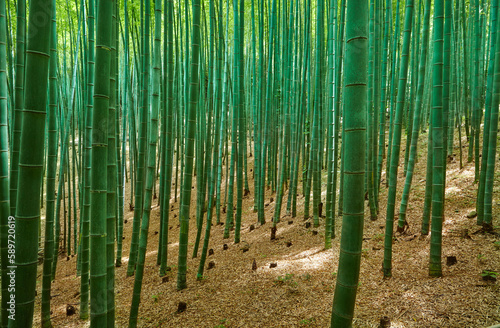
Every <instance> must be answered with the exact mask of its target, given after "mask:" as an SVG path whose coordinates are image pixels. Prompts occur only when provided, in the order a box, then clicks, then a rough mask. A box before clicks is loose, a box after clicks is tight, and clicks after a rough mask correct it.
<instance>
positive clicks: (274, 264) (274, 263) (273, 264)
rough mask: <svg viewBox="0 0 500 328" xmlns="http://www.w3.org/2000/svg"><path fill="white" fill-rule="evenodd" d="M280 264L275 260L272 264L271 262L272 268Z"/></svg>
mask: <svg viewBox="0 0 500 328" xmlns="http://www.w3.org/2000/svg"><path fill="white" fill-rule="evenodd" d="M277 266H278V263H276V262H273V263H271V264H269V267H270V268H271V269H272V268H276V267H277Z"/></svg>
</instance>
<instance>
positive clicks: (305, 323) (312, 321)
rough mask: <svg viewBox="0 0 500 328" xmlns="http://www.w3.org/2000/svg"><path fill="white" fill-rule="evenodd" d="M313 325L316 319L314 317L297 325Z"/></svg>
mask: <svg viewBox="0 0 500 328" xmlns="http://www.w3.org/2000/svg"><path fill="white" fill-rule="evenodd" d="M314 323H316V318H314V317H311V318H309V319H302V320H300V321H299V324H300V325H303V326H307V325H312V324H314Z"/></svg>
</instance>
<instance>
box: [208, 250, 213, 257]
mask: <svg viewBox="0 0 500 328" xmlns="http://www.w3.org/2000/svg"><path fill="white" fill-rule="evenodd" d="M211 255H214V249H213V248H210V249H209V250H208V256H211Z"/></svg>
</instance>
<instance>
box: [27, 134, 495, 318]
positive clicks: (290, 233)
mask: <svg viewBox="0 0 500 328" xmlns="http://www.w3.org/2000/svg"><path fill="white" fill-rule="evenodd" d="M426 142H427V134H424V135H422V136H421V137H420V143H419V154H420V156H419V158H418V163H417V164H416V168H415V175H414V179H413V185H412V191H411V194H410V199H409V202H408V204H409V206H408V212H407V220H408V223H409V227H408V229H407V230H406V232H405V233H404V234H398V233H396V234H395V236H394V244H393V277H392V278H390V279H383V275H382V272H381V267H382V259H383V255H384V248H383V242H384V235H383V234H384V226H385V221H384V220H385V213H386V207H385V206H386V205H385V203H386V199H387V189H386V188H385V172H383V174H382V184H381V194H380V209H379V218H378V220H377V221H371V220H370V217H369V208H368V202H366V203H365V204H366V208H365V210H366V212H365V213H366V215H365V217H366V219H365V229H364V241H363V252H362V256H363V258H362V264H361V274H360V283H359V288H358V297H357V303H356V311H355V318H354V323H353V325H354V326H355V327H378V324H379V321H380V318H381V317H383V316H388V317H389V318H390V319H391V322H392V327H486V326H489V325H492V324H495V323H498V322H500V312H499V309H500V290H499V284H500V283H499V282H491V281H484V280H483V279H482V273H483V272H486V271H487V272H489V273H491V275H494V273H496V272H500V260H499V258H500V245H499V244H498V243H496V242H497V241H498V240H499V238H498V237H496V236H494V235H491V234H482V233H476V232H477V231H478V230H480V227H479V226H477V225H476V224H475V223H476V219H475V218H470V219H469V218H467V214H469V212H471V211H473V210H475V198H476V189H477V185H476V184H474V164H473V163H467V159H466V151H467V150H466V148H463V149H464V154H463V163H464V168H463V169H459V159H458V155H459V153H458V151H459V149H458V148H457V147H456V148H455V149H454V152H455V156H454V157H453V159H452V160H451V161H450V162H449V163H448V172H447V184H446V204H445V211H446V213H445V222H444V225H443V277H441V278H430V277H429V276H428V261H429V242H430V236H422V235H421V234H420V227H421V221H422V219H421V216H422V208H423V200H424V194H425V171H426V169H425V167H426V157H425V156H426V151H425V150H426ZM402 144H403V143H402ZM463 144H464V145H465V144H466V143H465V138H464V141H463ZM455 145H458V141H457V142H456V143H455ZM252 159H253V158H250V160H252ZM403 161H404V149H403V152H402V154H401V165H400V168H399V172H398V179H399V180H398V196H397V197H398V198H397V207H396V209H397V210H398V209H399V200H400V198H401V192H402V187H403V183H404V177H403ZM251 168H253V163H252V162H249V171H250V169H251ZM384 169H385V165H384ZM499 169H500V168H497V172H499ZM249 174H250V176H249V178H250V180H249V184H250V186H251V189H252V192H251V193H250V195H249V196H246V197H245V199H244V203H243V220H242V222H243V225H242V242H241V243H240V244H234V242H233V239H226V240H224V239H223V238H222V234H223V229H224V226H220V225H215V219H214V226H213V228H212V237H211V240H210V248H213V249H214V255H212V256H209V257H208V258H207V265H208V262H211V261H213V262H214V263H215V267H214V268H213V269H211V270H206V269H205V277H204V279H203V280H201V281H197V280H196V272H197V269H198V263H199V259H198V258H195V259H191V257H190V256H189V259H188V288H187V289H185V290H183V291H177V290H176V274H177V251H178V238H179V227H178V215H176V217H174V214H178V206H179V203H178V202H176V203H173V205H174V208H173V210H172V211H171V212H170V213H171V216H170V224H169V226H170V230H169V241H170V243H171V244H170V245H169V246H170V248H169V254H168V256H169V260H168V264H169V265H170V267H171V271H170V272H169V273H168V275H167V277H168V281H166V282H163V279H162V278H161V277H159V275H158V271H159V270H158V266H156V257H157V254H156V249H157V247H158V236H159V234H156V233H157V232H158V231H159V212H158V207H155V209H154V210H153V211H152V220H151V226H150V234H149V240H148V256H147V259H146V264H145V272H144V275H145V276H144V281H143V289H142V298H141V306H140V309H139V317H140V321H139V326H140V327H183V328H198V327H200V328H202V327H207V328H208V327H210V328H213V327H219V328H223V327H227V328H230V327H328V326H329V322H330V314H331V308H332V301H333V292H334V288H335V280H336V271H337V262H338V253H339V242H340V230H341V221H342V218H341V217H336V224H335V229H336V238H335V239H334V241H333V243H332V244H333V248H332V249H330V250H324V247H323V245H324V220H321V225H320V227H318V228H315V227H314V226H313V224H312V219H308V220H304V218H303V203H304V198H303V197H302V196H299V198H298V213H297V214H298V216H297V217H295V218H291V217H290V216H288V215H282V217H281V222H280V223H279V224H278V232H277V239H276V240H274V241H271V240H270V228H271V224H270V223H269V221H270V220H271V218H272V215H273V213H274V206H275V200H274V202H270V198H271V197H273V198H276V195H274V194H272V193H271V191H270V190H268V191H267V195H266V200H265V203H266V204H268V203H269V205H268V206H266V207H265V210H266V220H267V221H268V223H266V224H265V225H264V226H259V225H258V224H256V221H257V214H256V213H254V212H253V211H252V209H253V195H254V194H253V188H252V187H253V178H252V176H251V173H250V172H249ZM324 174H326V172H324ZM496 179H497V180H496V181H495V190H496V193H495V195H494V206H493V212H494V213H493V218H494V225H495V226H496V225H500V223H499V222H498V218H499V214H500V206H499V205H500V199H499V197H500V195H499V194H498V187H497V186H498V185H500V181H499V179H498V175H497V178H496ZM300 187H301V184H299V188H300ZM322 188H323V189H326V186H325V185H324V186H323V187H322ZM126 191H127V194H126V196H125V199H127V200H128V199H129V198H130V197H129V192H130V186H129V185H127V189H126ZM286 197H287V194H286V193H285V196H284V202H283V209H282V213H286ZM324 197H325V195H323V198H324ZM323 201H324V200H323ZM154 202H157V200H156V201H154ZM154 204H155V205H156V203H154ZM192 204H193V208H192V209H191V213H192V217H194V207H195V195H193V201H192ZM126 210H127V211H126V215H125V219H126V220H127V223H126V224H125V229H124V231H125V232H124V236H125V239H124V253H123V254H124V260H123V266H122V267H120V268H117V269H116V311H117V316H116V320H117V325H116V326H117V327H126V326H127V325H128V316H129V309H130V304H131V299H132V289H133V282H134V278H133V277H127V276H126V270H127V264H128V261H127V257H128V251H129V243H130V237H131V229H132V217H133V213H132V212H130V211H129V210H128V206H126ZM397 210H396V212H397ZM221 220H222V221H223V222H224V221H225V215H224V214H223V213H222V217H221ZM289 221H293V223H290V222H289ZM308 222H311V226H310V227H308V228H306V223H308ZM251 224H254V225H255V230H253V231H250V229H249V227H250V225H251ZM496 228H497V229H500V227H496ZM203 229H204V228H203ZM195 234H196V225H195V222H194V220H193V219H192V220H191V222H190V235H189V238H190V239H189V251H188V254H189V255H191V254H192V249H193V245H194V239H195ZM233 237H234V232H232V233H231V238H233ZM290 243H291V244H290ZM223 244H227V245H228V249H227V250H223ZM246 244H248V245H249V250H248V251H246V252H243V251H242V250H241V247H243V245H246ZM448 256H455V257H456V260H457V263H456V264H453V265H450V266H448V265H446V259H447V257H448ZM254 260H255V263H256V265H257V269H256V270H252V264H253V261H254ZM272 263H275V264H276V267H275V268H270V265H271V264H272ZM483 275H484V274H483ZM40 282H41V266H39V283H38V285H37V294H38V295H39V296H40V295H41V283H40ZM79 290H80V288H79V278H78V277H76V257H72V258H70V259H69V260H68V261H66V257H62V256H61V257H60V258H59V264H58V271H57V278H56V281H55V282H54V283H53V289H52V296H53V298H52V308H53V324H54V326H55V327H86V326H88V321H87V322H85V321H82V320H80V319H79V312H78V304H79ZM39 296H38V297H37V309H36V311H37V312H36V313H40V312H39V311H40V309H39V307H40V304H39ZM179 301H183V302H186V303H187V310H186V311H185V312H183V313H179V314H178V313H176V310H177V304H178V303H179ZM67 304H71V305H73V306H75V307H76V308H77V314H76V315H73V316H70V317H67V316H66V312H65V309H66V305H67ZM39 322H40V319H39V317H38V316H37V318H36V325H37V326H39Z"/></svg>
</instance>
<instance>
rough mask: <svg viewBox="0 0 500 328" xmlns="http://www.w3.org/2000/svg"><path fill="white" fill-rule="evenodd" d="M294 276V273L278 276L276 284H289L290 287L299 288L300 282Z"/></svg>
mask: <svg viewBox="0 0 500 328" xmlns="http://www.w3.org/2000/svg"><path fill="white" fill-rule="evenodd" d="M294 276H295V275H294V274H293V273H286V274H285V275H284V276H278V277H277V278H276V280H275V281H274V284H275V285H276V286H283V285H287V286H288V287H292V288H297V287H298V285H299V284H298V283H297V282H296V281H295V280H294V279H293V277H294Z"/></svg>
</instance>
